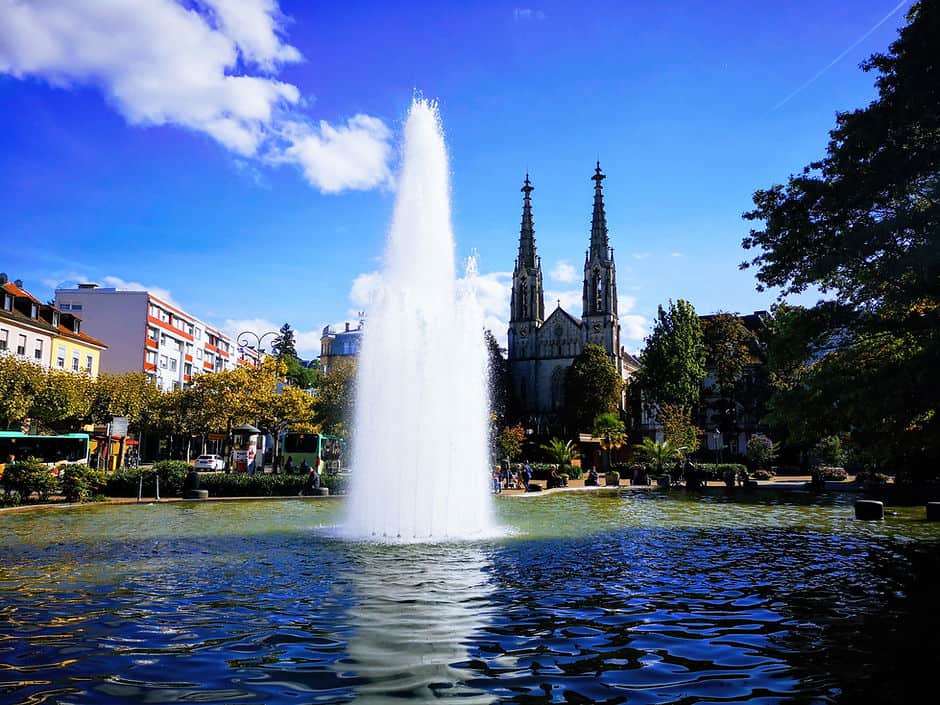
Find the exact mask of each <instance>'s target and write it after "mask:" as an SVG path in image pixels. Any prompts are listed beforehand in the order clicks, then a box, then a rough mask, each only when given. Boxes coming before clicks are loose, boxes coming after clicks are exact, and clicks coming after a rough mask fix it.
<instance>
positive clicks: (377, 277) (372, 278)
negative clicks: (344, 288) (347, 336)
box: [349, 271, 382, 312]
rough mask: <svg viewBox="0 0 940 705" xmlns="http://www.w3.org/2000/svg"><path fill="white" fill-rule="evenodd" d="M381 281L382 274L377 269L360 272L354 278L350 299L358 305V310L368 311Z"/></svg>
mask: <svg viewBox="0 0 940 705" xmlns="http://www.w3.org/2000/svg"><path fill="white" fill-rule="evenodd" d="M381 283H382V275H381V274H380V273H379V272H376V271H372V272H368V273H366V274H360V275H359V276H357V277H356V278H355V279H353V283H352V288H351V289H350V291H349V300H350V301H351V302H352V303H353V304H354V305H356V306H357V307H358V308H357V309H356V310H357V311H366V312H368V310H369V308H370V307H371V306H372V302H373V300H374V299H375V295H376V293H377V292H378V290H379V286H381Z"/></svg>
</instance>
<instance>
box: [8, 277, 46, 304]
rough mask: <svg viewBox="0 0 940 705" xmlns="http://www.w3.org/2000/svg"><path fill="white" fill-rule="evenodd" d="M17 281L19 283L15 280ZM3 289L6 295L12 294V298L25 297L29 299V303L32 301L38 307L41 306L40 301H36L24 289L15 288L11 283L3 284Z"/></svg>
mask: <svg viewBox="0 0 940 705" xmlns="http://www.w3.org/2000/svg"><path fill="white" fill-rule="evenodd" d="M17 281H19V280H17ZM3 289H4V290H5V291H6V292H7V293H8V294H13V296H18V297H25V298H27V299H29V300H30V301H32V302H33V303H34V304H39V305H40V306H41V305H42V301H40V300H39V299H37V298H36V297H35V296H33V295H32V294H30V293H29V292H28V291H26V289H23V288H21V287H18V286H17V285H16V284H14V283H13V282H6V283H4V284H3Z"/></svg>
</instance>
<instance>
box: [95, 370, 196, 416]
mask: <svg viewBox="0 0 940 705" xmlns="http://www.w3.org/2000/svg"><path fill="white" fill-rule="evenodd" d="M211 376H212V375H202V377H211ZM200 379H201V377H200ZM93 393H94V398H93V399H92V402H91V411H90V416H91V419H92V420H93V421H95V422H96V423H108V422H109V421H111V419H112V417H114V416H126V417H127V421H128V424H129V425H130V426H131V427H132V428H135V429H137V430H141V429H143V428H149V427H150V423H151V414H152V412H153V411H154V410H155V409H156V401H157V399H158V398H159V396H160V390H159V389H158V388H157V387H156V386H155V385H154V384H153V382H152V381H151V380H150V378H149V377H148V376H147V375H146V374H144V373H143V372H122V373H119V374H108V373H102V374H99V375H98V378H97V379H96V380H95V385H94V390H93Z"/></svg>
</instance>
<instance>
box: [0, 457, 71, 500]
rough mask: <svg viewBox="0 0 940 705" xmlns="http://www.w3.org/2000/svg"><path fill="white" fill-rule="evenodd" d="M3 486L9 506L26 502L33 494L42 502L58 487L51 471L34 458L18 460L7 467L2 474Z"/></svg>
mask: <svg viewBox="0 0 940 705" xmlns="http://www.w3.org/2000/svg"><path fill="white" fill-rule="evenodd" d="M3 484H4V487H5V488H6V499H7V501H8V502H9V503H11V504H20V503H22V502H27V501H29V498H30V497H31V496H32V495H33V493H36V494H37V495H39V499H40V501H43V502H44V501H46V500H47V499H48V498H49V495H51V494H53V493H54V492H55V491H56V490H57V489H58V486H59V483H58V480H57V479H56V478H55V476H54V475H53V474H52V469H51V468H50V467H49V466H48V465H46V464H45V463H42V462H39V461H38V460H36V459H35V458H28V459H26V460H18V461H17V462H15V463H13V464H12V465H8V466H7V467H6V470H4V472H3Z"/></svg>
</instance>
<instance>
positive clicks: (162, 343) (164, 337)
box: [160, 335, 166, 347]
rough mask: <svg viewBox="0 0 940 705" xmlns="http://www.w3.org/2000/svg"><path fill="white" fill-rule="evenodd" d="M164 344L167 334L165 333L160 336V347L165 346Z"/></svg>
mask: <svg viewBox="0 0 940 705" xmlns="http://www.w3.org/2000/svg"><path fill="white" fill-rule="evenodd" d="M164 345H166V336H165V335H161V336H160V347H163V346H164Z"/></svg>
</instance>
